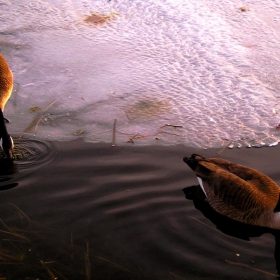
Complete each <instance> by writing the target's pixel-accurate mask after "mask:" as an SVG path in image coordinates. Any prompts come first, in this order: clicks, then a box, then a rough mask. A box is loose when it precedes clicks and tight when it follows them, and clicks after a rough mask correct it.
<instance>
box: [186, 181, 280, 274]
mask: <svg viewBox="0 0 280 280" xmlns="http://www.w3.org/2000/svg"><path fill="white" fill-rule="evenodd" d="M183 192H184V194H185V197H186V199H188V200H192V201H193V204H194V206H195V208H196V209H198V210H199V211H201V213H202V214H203V215H204V216H205V217H206V218H207V219H209V220H210V221H211V222H212V223H213V224H214V225H216V228H217V229H218V230H220V231H221V232H223V233H224V234H226V235H229V236H233V237H236V238H239V239H242V240H246V241H250V238H251V237H260V236H262V235H263V234H265V233H270V234H272V235H273V236H274V237H275V251H274V258H275V261H276V269H277V273H278V275H276V274H272V273H269V272H266V271H262V270H259V269H256V268H253V267H250V266H249V265H242V264H240V263H235V262H232V261H227V262H228V263H230V264H233V265H239V266H244V267H248V268H251V269H254V270H258V271H260V272H263V273H265V274H268V275H271V276H275V277H276V278H278V279H280V231H279V230H273V229H268V228H263V227H258V226H253V225H247V224H244V223H240V222H238V221H235V220H232V219H230V218H228V217H226V216H223V215H221V214H219V213H218V212H216V211H215V210H213V208H212V207H211V206H210V205H209V203H208V202H207V201H206V197H205V195H204V193H203V191H202V189H201V187H200V186H199V185H195V186H190V187H186V188H184V189H183Z"/></svg>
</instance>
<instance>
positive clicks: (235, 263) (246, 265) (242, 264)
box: [226, 260, 279, 277]
mask: <svg viewBox="0 0 280 280" xmlns="http://www.w3.org/2000/svg"><path fill="white" fill-rule="evenodd" d="M226 263H228V264H232V265H238V266H243V267H246V268H250V269H253V270H256V271H259V272H261V273H264V274H266V275H269V276H273V277H279V275H278V274H274V273H270V272H268V271H265V270H262V269H259V268H255V267H252V266H250V265H248V264H245V263H239V262H233V261H229V260H226Z"/></svg>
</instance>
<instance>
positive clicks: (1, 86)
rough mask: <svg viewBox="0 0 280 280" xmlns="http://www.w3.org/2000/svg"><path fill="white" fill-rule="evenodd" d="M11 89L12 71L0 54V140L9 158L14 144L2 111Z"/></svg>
mask: <svg viewBox="0 0 280 280" xmlns="http://www.w3.org/2000/svg"><path fill="white" fill-rule="evenodd" d="M12 90H13V73H12V71H11V69H10V67H9V65H8V63H7V61H6V60H5V58H4V57H3V56H2V55H1V54H0V139H1V140H0V141H1V146H2V149H3V150H4V152H5V154H6V156H7V158H8V159H9V160H11V159H12V151H13V148H14V144H13V139H12V137H11V136H10V135H9V134H8V131H7V128H6V124H5V120H6V119H5V118H4V115H3V111H4V107H5V105H6V103H7V101H8V100H9V98H10V96H11V93H12Z"/></svg>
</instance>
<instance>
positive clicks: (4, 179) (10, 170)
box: [0, 159, 18, 191]
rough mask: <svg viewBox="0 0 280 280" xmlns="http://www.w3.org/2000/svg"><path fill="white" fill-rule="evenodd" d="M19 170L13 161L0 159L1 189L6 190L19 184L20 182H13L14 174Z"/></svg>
mask: <svg viewBox="0 0 280 280" xmlns="http://www.w3.org/2000/svg"><path fill="white" fill-rule="evenodd" d="M16 172H17V167H16V165H15V164H13V162H9V161H7V160H6V159H0V191H6V190H9V189H12V188H14V187H16V186H18V183H11V181H12V180H13V176H12V175H13V174H15V173H16Z"/></svg>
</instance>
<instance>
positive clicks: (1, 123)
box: [0, 109, 9, 138]
mask: <svg viewBox="0 0 280 280" xmlns="http://www.w3.org/2000/svg"><path fill="white" fill-rule="evenodd" d="M6 135H9V133H8V130H7V127H6V124H5V119H4V115H3V111H2V109H0V138H2V137H3V136H6Z"/></svg>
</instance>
